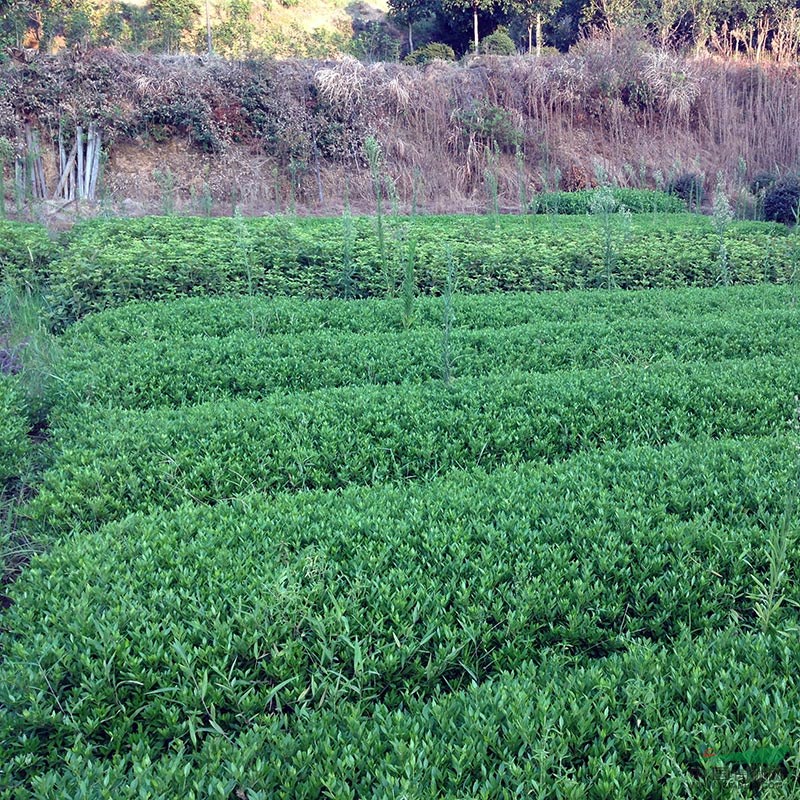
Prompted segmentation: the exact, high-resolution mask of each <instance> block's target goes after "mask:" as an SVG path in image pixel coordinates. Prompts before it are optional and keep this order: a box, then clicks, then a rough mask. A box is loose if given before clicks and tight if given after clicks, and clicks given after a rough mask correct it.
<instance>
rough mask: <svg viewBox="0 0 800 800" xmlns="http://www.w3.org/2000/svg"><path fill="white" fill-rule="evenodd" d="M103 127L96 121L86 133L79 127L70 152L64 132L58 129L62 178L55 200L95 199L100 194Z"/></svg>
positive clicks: (54, 193)
mask: <svg viewBox="0 0 800 800" xmlns="http://www.w3.org/2000/svg"><path fill="white" fill-rule="evenodd" d="M101 147H102V140H101V137H100V129H99V128H98V127H97V124H96V123H94V122H90V123H89V129H88V131H87V132H86V134H85V135H84V130H83V128H82V127H81V126H80V125H78V126H77V127H76V128H75V142H74V144H73V145H72V149H71V150H70V151H69V154H67V150H66V148H65V146H64V132H63V131H61V130H60V131H59V132H58V165H59V175H60V177H59V180H58V185H57V186H56V190H55V192H53V199H54V200H59V199H61V200H94V199H95V196H96V194H97V179H98V175H99V173H100V150H101Z"/></svg>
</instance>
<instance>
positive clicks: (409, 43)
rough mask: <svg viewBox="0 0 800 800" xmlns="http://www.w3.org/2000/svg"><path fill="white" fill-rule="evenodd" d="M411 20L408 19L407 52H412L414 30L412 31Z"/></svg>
mask: <svg viewBox="0 0 800 800" xmlns="http://www.w3.org/2000/svg"><path fill="white" fill-rule="evenodd" d="M411 28H412V26H411V20H409V21H408V52H409V53H413V52H414V32H413V31H412V29H411Z"/></svg>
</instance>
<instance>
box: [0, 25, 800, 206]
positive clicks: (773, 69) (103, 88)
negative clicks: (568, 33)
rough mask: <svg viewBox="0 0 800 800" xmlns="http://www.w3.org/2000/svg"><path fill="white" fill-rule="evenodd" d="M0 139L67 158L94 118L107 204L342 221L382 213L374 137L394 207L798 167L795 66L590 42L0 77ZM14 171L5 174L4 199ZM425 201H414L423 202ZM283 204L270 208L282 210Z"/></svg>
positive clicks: (139, 62)
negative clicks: (377, 208)
mask: <svg viewBox="0 0 800 800" xmlns="http://www.w3.org/2000/svg"><path fill="white" fill-rule="evenodd" d="M2 73H3V74H2V80H3V82H4V84H5V85H6V87H7V90H6V92H5V94H4V95H3V96H0V136H2V137H4V138H5V139H6V140H7V142H6V144H7V145H11V147H8V146H7V147H6V152H7V153H8V152H10V150H12V149H14V148H16V152H17V153H18V154H20V155H24V148H23V146H22V144H21V143H22V142H23V141H24V136H23V131H24V128H25V126H26V125H27V126H29V127H31V128H32V129H34V130H38V131H39V133H40V136H41V140H42V143H43V147H42V149H43V155H44V161H45V172H46V173H47V178H48V185H49V186H50V188H51V189H52V184H54V182H55V175H54V172H55V156H54V146H53V145H51V143H53V142H55V140H56V139H57V136H58V131H59V126H61V129H62V133H63V135H64V137H65V138H66V139H67V140H69V138H70V136H72V135H74V134H73V131H74V126H75V125H76V124H83V125H84V126H85V125H87V124H88V122H89V121H95V122H97V123H98V124H99V126H100V129H101V130H102V131H103V142H104V147H105V150H106V151H107V153H108V163H107V165H106V168H105V187H106V199H107V201H108V202H114V201H117V202H121V201H123V200H125V199H126V198H127V199H128V200H129V201H133V202H132V203H130V202H129V203H128V208H129V210H130V208H136V207H138V206H141V207H142V208H143V209H146V210H157V208H158V206H159V204H163V203H164V202H166V201H167V200H168V201H169V202H170V203H171V204H173V205H174V206H175V207H177V208H180V207H182V206H190V207H194V208H195V209H196V210H198V211H199V210H201V207H202V208H203V209H204V210H206V211H208V210H210V209H212V208H213V210H215V211H223V212H224V211H230V208H231V207H232V205H233V204H239V205H240V206H241V207H242V208H243V209H244V210H246V211H247V210H252V211H258V210H262V211H269V210H274V208H276V207H277V206H281V207H283V208H285V207H286V206H287V205H288V204H290V203H294V204H296V207H297V209H298V210H300V211H303V210H308V211H310V212H314V213H320V212H325V211H329V212H330V211H335V210H336V209H338V208H340V207H341V206H342V204H343V201H344V198H345V197H346V196H349V198H350V200H351V201H352V202H353V204H354V205H355V206H356V207H358V206H359V205H363V206H364V207H365V208H368V207H370V206H369V203H370V198H371V197H372V191H373V180H372V178H373V177H374V176H373V175H371V174H370V170H369V167H368V164H367V160H366V158H365V151H364V142H365V139H366V138H367V137H368V136H374V137H375V138H376V139H377V141H378V143H379V144H380V146H381V152H382V156H383V162H382V164H381V166H380V170H381V172H382V173H383V174H385V175H386V176H388V178H390V183H391V184H392V186H393V187H394V189H392V190H390V191H389V194H390V195H391V194H392V192H396V197H397V198H398V202H399V204H400V206H401V207H403V206H408V205H410V204H411V203H412V198H413V197H414V195H415V191H416V197H417V199H418V201H419V203H420V205H422V206H424V207H426V208H428V209H429V210H437V211H445V210H468V209H481V208H485V207H486V191H487V184H493V183H494V181H495V180H496V182H497V186H498V191H499V198H500V206H501V208H502V207H507V208H513V209H517V208H519V206H520V195H521V192H520V190H521V189H524V190H525V191H530V190H531V189H541V188H543V187H549V188H556V186H558V185H560V186H561V188H566V189H574V188H579V187H582V186H586V185H590V184H592V183H593V182H594V181H595V180H596V174H597V169H598V167H600V168H601V169H602V171H603V172H604V173H605V174H606V175H607V176H608V177H609V178H610V179H611V180H613V181H615V182H617V183H620V184H621V185H637V186H653V185H656V184H658V183H659V181H660V180H661V179H664V180H666V179H668V177H669V176H670V175H674V174H677V173H679V172H686V171H692V172H702V173H704V174H705V175H706V176H707V181H708V183H709V184H710V185H713V183H714V181H715V180H716V176H717V174H718V173H722V174H723V176H724V178H725V181H726V183H727V185H728V188H729V189H731V190H736V189H738V187H739V186H743V185H745V184H747V183H748V182H749V181H750V180H751V179H752V178H753V177H754V176H756V175H757V174H758V173H761V172H764V171H773V172H779V173H780V172H786V171H790V170H792V169H795V168H796V166H797V164H798V162H800V140H799V139H798V137H797V135H796V131H797V130H798V127H800V91H798V89H799V88H800V87H799V86H798V83H799V82H800V71H799V70H798V69H797V67H777V66H769V65H751V64H743V63H730V62H727V63H721V62H718V61H714V60H711V59H705V60H690V59H681V58H679V57H677V56H672V55H667V54H664V53H660V52H657V51H654V50H653V49H652V48H649V47H648V46H646V45H643V44H642V43H641V42H637V41H635V40H631V39H621V40H620V39H618V40H617V41H616V42H615V43H614V44H613V45H612V44H611V43H609V42H607V41H603V40H588V41H585V42H583V43H582V44H580V45H579V46H577V47H575V48H573V49H572V51H570V53H569V54H568V55H554V56H547V57H543V58H541V59H535V58H525V57H482V58H477V59H473V60H471V61H469V62H468V63H467V64H466V65H453V64H445V63H443V62H434V63H432V64H430V65H428V66H427V67H425V68H416V67H405V66H401V65H397V64H373V65H369V66H365V65H363V64H361V63H359V62H357V61H355V60H353V59H346V58H345V59H342V60H339V61H336V62H312V61H276V62H224V61H211V62H207V61H203V60H200V59H197V58H179V59H167V58H158V57H154V56H131V55H124V54H121V53H118V52H115V51H109V50H105V51H102V50H101V51H94V52H91V53H89V54H82V55H75V54H72V55H70V56H63V57H61V58H46V57H41V58H39V59H38V60H37V61H35V62H34V63H33V64H25V65H21V64H13V65H5V66H3V67H2ZM12 162H13V158H10V159H7V163H6V189H7V194H8V197H9V198H10V197H11V184H12V180H11V178H12V176H13V163H12ZM415 187H416V188H415ZM276 198H277V199H276Z"/></svg>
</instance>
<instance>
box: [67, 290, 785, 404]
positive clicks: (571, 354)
mask: <svg viewBox="0 0 800 800" xmlns="http://www.w3.org/2000/svg"><path fill="white" fill-rule="evenodd" d="M595 297H599V296H598V295H595ZM511 299H512V300H513V299H514V298H511ZM687 300H688V298H687ZM204 302H205V306H206V309H207V312H206V314H205V317H206V318H207V320H208V323H209V329H210V330H213V320H214V319H215V318H216V317H218V316H219V310H220V304H219V302H215V301H211V300H206V301H204ZM295 305H296V307H297V308H298V309H300V308H301V306H299V305H298V304H295ZM508 306H509V309H513V304H512V303H508ZM169 308H170V309H171V313H170V317H171V321H172V326H171V331H172V335H170V336H169V337H168V338H151V337H149V336H148V337H136V336H134V337H133V338H132V339H131V341H129V342H126V343H113V342H110V341H108V340H107V339H106V337H105V336H103V335H102V334H101V335H99V336H98V335H96V334H93V330H97V329H96V327H94V326H93V325H92V324H89V325H88V326H87V325H84V324H81V323H79V324H78V325H77V326H75V327H74V328H72V329H71V330H70V331H69V332H68V335H67V336H66V337H65V341H64V349H65V350H66V354H65V356H64V357H63V358H62V362H61V364H60V371H61V373H62V378H61V380H60V387H61V391H60V394H61V396H62V397H63V403H64V404H66V405H67V406H69V405H70V404H73V403H74V402H75V401H76V399H82V400H88V401H90V402H92V403H93V404H99V405H108V406H117V407H124V408H140V409H145V408H152V407H155V406H165V405H187V404H192V403H199V402H209V401H213V400H225V399H231V398H236V397H247V398H251V399H256V400H258V399H263V398H265V397H267V396H268V395H270V394H271V393H273V392H276V391H283V390H291V391H309V390H316V389H324V388H332V387H337V386H348V385H349V386H352V385H358V384H362V385H363V384H370V383H371V384H381V385H384V384H401V383H406V382H419V381H425V380H433V379H436V378H437V377H438V376H439V373H440V369H441V352H440V340H441V331H440V330H439V328H438V327H436V323H437V320H435V319H431V318H430V316H429V314H428V313H427V310H423V311H422V313H421V318H420V320H419V322H420V323H421V324H424V325H427V326H429V327H417V328H415V329H414V330H410V331H396V330H395V331H384V332H377V331H375V332H371V333H369V332H368V331H367V330H364V331H363V332H356V333H349V332H343V331H335V330H317V331H308V332H305V333H302V332H299V331H298V332H296V333H290V334H286V333H284V334H276V333H274V332H269V333H267V332H266V331H265V332H264V333H266V335H260V334H259V332H257V331H255V330H253V329H249V330H248V329H244V330H240V331H234V332H231V333H230V334H229V335H226V336H208V335H206V334H198V335H190V336H187V337H185V338H184V337H181V336H179V335H177V332H178V331H180V329H181V328H182V327H183V323H184V319H183V317H184V314H185V309H186V308H187V304H186V303H185V302H181V301H174V302H173V303H171V304H170V305H169ZM585 308H586V312H585V313H586V314H587V315H589V316H588V317H585V316H583V315H579V314H577V313H576V319H575V320H574V321H561V320H558V321H547V320H544V319H542V320H538V321H537V322H535V323H531V322H529V323H527V324H520V325H510V326H508V327H501V328H479V329H470V328H466V329H465V328H458V327H457V328H456V329H454V330H453V332H452V341H451V345H452V349H453V352H454V353H455V354H456V356H457V363H458V374H459V375H460V376H462V377H479V376H481V375H486V374H488V373H490V372H496V373H500V372H503V371H506V370H509V371H510V370H521V371H525V372H551V371H553V370H560V369H588V368H590V367H599V366H612V365H614V364H616V363H654V362H658V361H661V360H676V359H677V360H679V361H716V360H720V359H724V358H743V357H754V356H760V355H780V354H782V353H785V354H787V355H790V354H792V353H794V352H798V351H800V332H798V331H797V330H796V325H795V324H794V320H793V319H792V317H791V315H790V314H787V312H786V311H785V310H780V311H769V310H768V309H765V308H764V307H763V306H762V305H761V304H760V303H759V302H758V295H757V294H754V295H752V297H751V300H750V303H749V305H748V306H747V307H737V306H736V304H735V302H734V301H733V299H731V309H730V310H729V311H728V313H727V315H726V316H725V317H724V318H719V317H717V316H714V317H712V318H708V317H703V316H699V317H697V316H692V314H691V310H690V309H691V305H690V303H688V302H687V303H686V305H684V306H683V308H682V309H681V311H682V315H681V316H680V317H674V318H659V320H658V323H657V324H654V323H653V318H652V316H653V308H652V304H648V306H646V310H649V311H650V313H649V314H648V313H646V310H645V309H643V311H642V312H640V314H635V313H634V311H633V310H632V309H630V308H629V307H625V306H623V307H621V308H619V309H616V312H617V313H616V316H615V315H614V310H612V309H608V307H607V306H606V305H605V304H601V303H598V304H597V306H595V307H594V308H593V307H592V306H591V305H586V306H585ZM603 309H605V312H603V311H602V310H603ZM193 310H194V309H192V311H193ZM524 310H525V309H524V308H523V309H521V312H524ZM531 310H532V309H531ZM272 311H273V313H274V309H272ZM662 311H663V309H662ZM261 313H262V314H265V315H266V314H269V309H267V308H263V309H262V311H261ZM466 313H468V312H465V311H464V310H463V303H460V304H459V319H461V317H462V316H463V315H464V314H466ZM520 316H521V317H523V318H524V316H525V314H524V313H520ZM531 316H533V314H531ZM115 319H116V320H117V322H118V326H119V329H120V330H125V329H127V330H129V331H131V332H134V331H136V330H146V329H147V326H148V323H147V321H146V318H144V315H142V316H140V318H139V319H138V320H136V319H135V318H131V315H130V314H129V313H124V314H123V313H117V314H115V315H113V316H112V317H110V318H109V320H108V322H109V323H110V324H113V320H115ZM291 319H292V322H293V324H294V325H297V326H298V327H302V320H298V318H297V316H295V315H292V317H291ZM466 319H467V321H469V317H466ZM488 319H490V318H489V317H488V316H487V320H488ZM125 320H127V321H125ZM89 322H90V323H92V322H94V321H93V320H91V319H90V320H89ZM475 322H480V320H479V319H475ZM298 323H299V324H298ZM267 330H268V331H269V330H272V329H271V328H268V329H267ZM531 342H536V346H535V347H531V346H530V343H531ZM175 375H180V376H181V380H180V381H176V380H175Z"/></svg>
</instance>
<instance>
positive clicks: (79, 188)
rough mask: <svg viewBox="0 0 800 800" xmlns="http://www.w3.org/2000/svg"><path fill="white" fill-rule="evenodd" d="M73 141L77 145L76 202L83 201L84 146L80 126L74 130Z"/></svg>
mask: <svg viewBox="0 0 800 800" xmlns="http://www.w3.org/2000/svg"><path fill="white" fill-rule="evenodd" d="M75 141H76V142H77V144H78V174H77V175H76V176H75V181H76V183H77V186H76V193H75V196H76V197H77V199H78V200H82V199H83V158H84V155H85V154H84V149H83V147H84V145H83V128H81V126H80V125H78V127H77V128H76V129H75Z"/></svg>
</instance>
